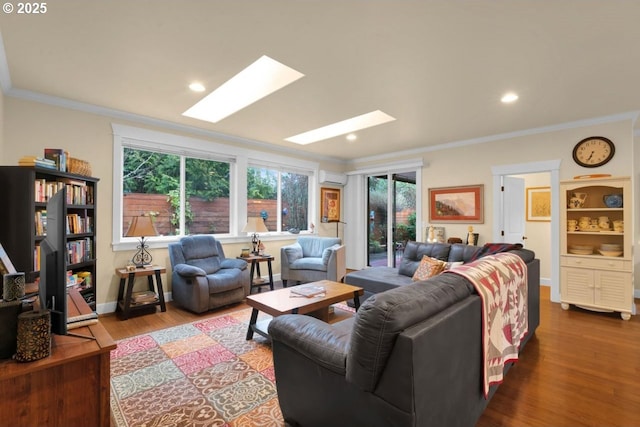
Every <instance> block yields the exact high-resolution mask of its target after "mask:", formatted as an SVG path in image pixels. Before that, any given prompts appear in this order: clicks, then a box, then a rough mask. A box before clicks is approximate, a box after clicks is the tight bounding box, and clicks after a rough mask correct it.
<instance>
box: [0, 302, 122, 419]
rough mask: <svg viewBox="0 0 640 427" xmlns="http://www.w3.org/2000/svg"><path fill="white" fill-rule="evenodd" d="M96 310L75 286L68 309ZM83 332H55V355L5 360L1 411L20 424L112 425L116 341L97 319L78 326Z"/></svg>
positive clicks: (1, 369)
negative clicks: (112, 353) (111, 395)
mask: <svg viewBox="0 0 640 427" xmlns="http://www.w3.org/2000/svg"><path fill="white" fill-rule="evenodd" d="M89 312H91V309H90V308H89V306H88V305H87V303H86V301H85V300H84V298H83V297H82V295H80V294H79V293H78V291H76V290H69V296H68V315H69V316H75V315H78V314H86V313H89ZM73 332H74V333H75V334H78V335H86V336H88V337H94V338H95V339H86V338H79V337H77V336H65V335H52V337H51V355H50V356H49V357H45V358H43V359H40V360H36V361H35V362H26V363H18V362H16V361H15V360H11V359H6V360H2V361H0V396H2V399H0V413H2V414H3V417H4V420H5V422H6V423H7V424H8V425H11V426H14V427H23V426H24V427H29V426H49V427H58V426H59V427H75V426H77V427H85V426H103V427H109V425H110V411H111V409H110V403H109V400H110V386H109V381H110V375H111V360H110V351H111V350H114V349H115V348H116V344H115V342H114V341H113V339H112V338H111V336H110V335H109V333H108V332H107V330H106V329H105V328H104V327H103V326H102V325H101V324H100V323H97V324H95V325H91V326H85V327H81V328H77V329H74V330H73Z"/></svg>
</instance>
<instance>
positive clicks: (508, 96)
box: [500, 92, 518, 104]
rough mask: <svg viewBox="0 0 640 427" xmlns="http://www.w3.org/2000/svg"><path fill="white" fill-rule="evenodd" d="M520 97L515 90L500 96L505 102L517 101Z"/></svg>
mask: <svg viewBox="0 0 640 427" xmlns="http://www.w3.org/2000/svg"><path fill="white" fill-rule="evenodd" d="M517 99H518V95H517V94H515V93H514V92H508V93H505V94H504V95H503V96H502V98H500V101H502V102H504V103H505V104H509V103H511V102H515V101H516V100H517Z"/></svg>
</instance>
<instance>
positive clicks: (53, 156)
mask: <svg viewBox="0 0 640 427" xmlns="http://www.w3.org/2000/svg"><path fill="white" fill-rule="evenodd" d="M44 158H45V159H49V160H53V161H54V162H55V165H56V169H58V170H59V171H62V172H66V171H67V154H66V153H65V151H64V150H63V149H62V148H45V149H44Z"/></svg>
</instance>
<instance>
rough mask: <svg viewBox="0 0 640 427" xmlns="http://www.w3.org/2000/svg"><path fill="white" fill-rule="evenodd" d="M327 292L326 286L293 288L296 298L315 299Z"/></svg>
mask: <svg viewBox="0 0 640 427" xmlns="http://www.w3.org/2000/svg"><path fill="white" fill-rule="evenodd" d="M325 292H326V290H325V288H324V286H317V285H298V286H294V287H292V288H291V293H292V294H293V295H294V296H302V297H308V298H311V297H315V296H318V295H321V294H324V293H325Z"/></svg>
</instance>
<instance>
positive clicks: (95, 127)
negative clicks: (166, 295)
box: [0, 96, 640, 307]
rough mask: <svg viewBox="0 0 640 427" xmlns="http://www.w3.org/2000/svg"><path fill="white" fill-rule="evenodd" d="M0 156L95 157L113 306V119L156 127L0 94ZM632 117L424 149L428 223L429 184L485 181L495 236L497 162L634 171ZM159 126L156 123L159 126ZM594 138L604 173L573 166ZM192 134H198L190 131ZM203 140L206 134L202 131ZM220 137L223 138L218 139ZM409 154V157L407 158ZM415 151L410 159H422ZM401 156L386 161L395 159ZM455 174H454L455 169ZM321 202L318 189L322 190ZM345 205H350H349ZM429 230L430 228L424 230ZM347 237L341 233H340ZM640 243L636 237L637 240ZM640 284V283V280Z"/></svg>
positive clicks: (100, 276)
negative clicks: (605, 149)
mask: <svg viewBox="0 0 640 427" xmlns="http://www.w3.org/2000/svg"><path fill="white" fill-rule="evenodd" d="M0 108H2V111H0V114H2V115H0V117H3V119H4V120H2V125H0V126H1V127H0V138H3V140H0V159H1V161H2V164H5V165H12V164H17V161H18V159H19V158H20V157H21V156H23V155H38V154H41V153H42V150H43V148H45V147H54V148H64V149H66V150H68V151H69V152H70V154H71V155H72V156H74V157H77V158H80V159H84V160H89V161H90V162H91V165H92V169H93V175H94V176H96V177H98V178H99V179H100V183H99V187H98V188H99V191H98V205H99V212H98V218H97V230H98V240H97V250H98V273H97V278H96V279H97V282H98V295H97V301H98V306H99V307H100V306H101V305H104V304H112V303H114V302H115V300H116V297H117V287H118V281H117V279H116V278H115V277H114V274H113V271H114V268H116V267H121V266H123V265H125V264H126V261H127V260H128V258H129V257H130V256H131V253H130V251H120V252H114V251H113V250H112V248H111V236H112V221H111V215H112V195H113V188H112V179H113V177H112V173H113V172H112V171H113V164H112V163H113V161H112V157H113V155H112V146H113V138H112V130H111V124H112V122H116V123H120V124H128V125H132V126H137V127H144V128H152V127H150V126H145V125H141V124H139V123H127V122H125V121H122V120H114V119H112V118H110V117H105V116H100V115H97V114H90V113H84V112H80V111H76V110H71V109H66V108H61V107H55V106H50V105H45V104H40V103H36V102H31V101H25V100H20V99H16V98H12V97H6V96H5V97H4V99H3V98H0ZM632 126H633V125H632V123H631V121H623V122H616V123H609V124H602V125H594V126H587V127H582V128H575V129H566V130H557V131H549V132H544V133H539V134H536V135H529V136H521V137H514V138H509V139H504V140H495V141H492V142H487V143H483V144H474V145H468V146H464V147H458V148H448V149H441V150H435V151H429V152H425V153H424V154H420V155H419V156H421V157H422V158H423V160H424V164H425V166H424V168H423V174H422V185H423V189H424V194H425V195H424V197H423V203H422V209H423V212H424V223H425V224H424V225H426V223H428V200H427V199H428V197H427V189H428V188H430V187H447V186H455V185H468V184H484V188H485V198H484V223H483V224H474V228H475V231H476V232H478V233H480V234H481V236H482V237H481V241H480V243H483V242H486V241H488V240H489V239H490V236H491V235H492V232H493V230H492V223H493V215H492V205H493V197H494V196H493V194H492V174H491V167H492V166H500V165H511V164H518V163H527V162H534V161H546V160H555V159H561V160H562V165H561V172H560V175H561V176H560V178H561V179H567V178H571V177H573V176H574V175H579V174H585V173H589V172H597V173H611V174H613V175H631V174H632V170H633V169H632V135H633V127H632ZM152 129H153V128H152ZM155 130H160V131H163V132H168V133H176V132H174V131H167V130H165V129H157V128H156V129H155ZM591 135H603V136H606V137H608V138H610V139H612V140H613V141H614V142H615V143H616V155H615V157H614V159H613V160H612V161H611V162H610V163H609V164H608V165H606V166H604V167H602V168H598V169H597V170H593V171H590V170H586V169H584V168H580V167H578V166H577V165H575V164H574V163H573V160H572V158H571V152H572V149H573V146H574V145H575V143H576V142H577V141H579V140H580V139H582V138H584V137H587V136H591ZM191 136H192V135H191ZM197 138H198V139H206V138H204V137H202V136H197ZM216 142H220V141H216ZM406 157H407V158H408V157H409V156H406ZM415 157H416V156H411V159H412V160H415ZM397 160H400V158H397V159H394V158H387V159H385V161H386V162H393V161H397ZM373 163H374V162H368V163H366V162H363V163H359V164H357V165H356V166H357V167H365V166H367V165H369V164H373ZM320 168H322V169H327V170H331V171H344V170H346V169H353V167H348V168H346V167H345V166H344V165H342V164H338V163H336V164H332V163H330V162H326V161H321V164H320ZM452 171H453V173H452ZM316 197H317V200H318V203H319V194H318V195H316ZM343 206H344V203H343ZM315 224H316V227H317V230H318V232H319V234H321V235H328V236H331V235H335V225H334V224H321V223H320V221H319V218H316V220H315ZM446 228H447V235H461V236H462V235H465V233H466V228H467V225H466V224H465V225H448V224H447V227H446ZM423 233H424V227H423V228H422V230H421V233H420V234H419V235H421V234H423ZM341 237H342V236H341ZM293 240H294V236H292V239H291V240H284V241H283V240H278V241H266V242H265V244H266V246H267V248H266V250H267V251H268V252H270V253H272V254H274V255H277V254H278V252H279V248H280V246H282V245H284V244H287V243H290V242H291V241H293ZM635 240H637V238H636V239H635ZM244 246H246V244H245V243H233V244H225V251H226V253H227V256H235V255H236V254H238V253H239V252H240V249H241V248H242V247H244ZM152 255H153V257H154V261H155V262H156V263H158V264H164V265H166V266H169V259H168V255H167V251H166V249H155V250H152ZM278 258H279V257H278V256H276V262H275V264H274V271H275V272H276V273H278V272H279V271H280V263H279V260H278ZM164 283H166V284H167V285H166V286H165V291H170V289H171V288H170V284H169V281H168V280H166V278H165V281H164ZM636 284H637V285H636V286H637V287H639V288H640V281H638V280H636Z"/></svg>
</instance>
